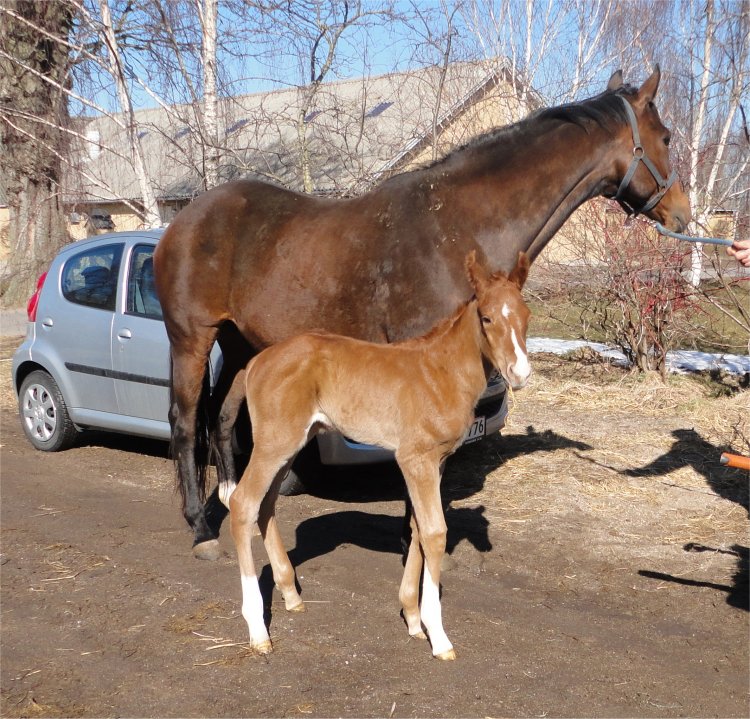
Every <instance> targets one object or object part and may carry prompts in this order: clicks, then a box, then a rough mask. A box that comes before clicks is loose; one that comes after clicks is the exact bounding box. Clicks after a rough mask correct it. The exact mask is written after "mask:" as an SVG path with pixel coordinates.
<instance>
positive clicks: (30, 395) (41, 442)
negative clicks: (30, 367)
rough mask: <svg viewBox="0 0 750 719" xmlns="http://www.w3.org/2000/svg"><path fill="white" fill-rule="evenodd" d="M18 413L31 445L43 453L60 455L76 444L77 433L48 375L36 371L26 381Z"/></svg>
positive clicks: (55, 385)
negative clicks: (62, 451) (58, 453)
mask: <svg viewBox="0 0 750 719" xmlns="http://www.w3.org/2000/svg"><path fill="white" fill-rule="evenodd" d="M18 412H19V415H20V417H21V425H22V426H23V431H24V432H25V434H26V436H27V437H28V438H29V442H31V444H33V445H34V447H36V448H37V449H40V450H42V452H59V451H61V450H63V449H68V448H69V447H72V446H73V444H75V441H76V437H77V436H78V430H77V429H76V427H75V425H74V424H73V421H72V420H71V419H70V415H69V414H68V408H67V407H66V406H65V400H64V399H63V396H62V392H60V388H59V387H58V386H57V382H55V380H54V379H52V377H51V376H50V375H49V374H47V373H46V372H44V371H42V370H35V371H34V372H32V373H31V374H29V376H28V377H26V379H25V380H24V381H23V384H21V391H20V392H19V395H18Z"/></svg>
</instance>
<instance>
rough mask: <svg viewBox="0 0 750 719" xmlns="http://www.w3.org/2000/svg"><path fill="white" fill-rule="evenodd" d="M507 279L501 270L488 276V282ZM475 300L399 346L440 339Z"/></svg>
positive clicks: (474, 298) (469, 301) (473, 298)
mask: <svg viewBox="0 0 750 719" xmlns="http://www.w3.org/2000/svg"><path fill="white" fill-rule="evenodd" d="M500 279H504V280H507V279H508V274H507V273H506V272H503V271H502V270H499V271H498V272H495V273H494V274H492V275H491V276H490V282H496V281H497V280H500ZM476 299H477V296H476V295H473V296H472V297H471V299H468V300H466V302H462V303H461V304H460V305H459V306H458V307H457V308H456V310H455V311H454V312H453V314H451V315H449V316H448V317H446V318H445V319H442V320H440V322H438V323H437V324H436V325H435V326H434V327H433V328H432V329H431V330H428V331H427V332H426V333H425V334H423V335H420V336H419V337H414V338H412V339H408V340H404V341H403V342H400V343H399V344H402V345H419V344H421V343H422V342H429V341H431V340H433V339H435V338H436V337H441V336H442V335H444V334H445V333H446V332H449V331H450V330H451V329H452V328H453V327H454V325H455V324H456V323H457V322H458V321H459V320H460V319H461V317H462V316H463V313H464V311H465V310H466V308H467V307H468V306H469V305H470V304H471V303H472V302H474V301H475V300H476Z"/></svg>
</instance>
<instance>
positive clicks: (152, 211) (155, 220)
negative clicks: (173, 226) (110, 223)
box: [99, 0, 162, 227]
mask: <svg viewBox="0 0 750 719" xmlns="http://www.w3.org/2000/svg"><path fill="white" fill-rule="evenodd" d="M99 12H100V13H101V18H102V33H103V35H104V41H105V43H106V46H107V57H108V60H109V71H110V74H111V75H112V78H113V80H114V81H115V86H116V88H117V99H118V101H119V103H120V108H121V109H122V111H123V114H124V115H125V120H126V126H127V133H128V144H129V145H130V154H131V160H132V163H133V169H134V170H135V174H136V177H137V178H138V185H139V188H140V191H141V196H142V198H143V214H144V219H145V222H146V224H147V225H148V226H149V227H161V225H162V221H161V216H160V214H159V206H158V204H157V202H156V193H155V192H154V189H153V186H152V184H151V182H150V180H149V177H148V172H147V170H146V163H145V161H144V159H143V151H142V149H141V141H140V140H139V139H138V126H137V124H136V120H135V111H134V109H133V103H132V100H131V98H130V92H129V91H128V86H127V83H126V78H125V69H124V68H123V64H122V57H121V55H120V49H119V46H118V43H117V37H116V35H115V31H114V28H113V25H112V15H111V13H110V11H109V2H108V0H99Z"/></svg>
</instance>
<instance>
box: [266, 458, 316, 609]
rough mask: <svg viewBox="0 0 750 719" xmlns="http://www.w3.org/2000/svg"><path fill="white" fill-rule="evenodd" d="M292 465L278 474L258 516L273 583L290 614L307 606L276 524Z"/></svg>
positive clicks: (285, 467)
mask: <svg viewBox="0 0 750 719" xmlns="http://www.w3.org/2000/svg"><path fill="white" fill-rule="evenodd" d="M290 464H291V463H288V464H286V465H285V466H284V467H282V468H281V470H280V471H279V472H278V473H277V475H276V479H275V480H274V482H273V484H272V485H271V488H270V489H269V490H268V492H267V494H266V496H265V497H264V498H263V501H262V502H261V505H260V514H259V515H258V528H259V529H260V533H261V534H262V535H263V542H264V544H265V546H266V552H267V554H268V559H269V561H270V562H271V569H272V570H273V581H274V583H275V584H276V586H277V587H278V589H279V591H280V592H281V596H282V597H284V606H285V608H286V610H287V611H289V612H304V611H305V605H304V604H303V603H302V597H300V595H299V592H298V591H297V586H296V584H295V574H294V567H292V563H291V562H290V561H289V555H288V554H287V551H286V549H285V548H284V542H283V540H282V539H281V533H280V532H279V526H278V524H277V522H276V500H277V499H278V496H279V487H280V486H281V482H282V481H283V479H284V477H285V476H286V473H287V471H288V470H289V466H290Z"/></svg>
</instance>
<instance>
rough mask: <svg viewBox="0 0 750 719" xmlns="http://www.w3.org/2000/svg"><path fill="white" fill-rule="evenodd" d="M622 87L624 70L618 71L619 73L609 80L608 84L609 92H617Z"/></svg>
mask: <svg viewBox="0 0 750 719" xmlns="http://www.w3.org/2000/svg"><path fill="white" fill-rule="evenodd" d="M621 87H622V70H618V71H617V72H615V73H613V74H612V77H610V78H609V82H608V83H607V90H610V91H611V92H614V91H615V90H619V89H620V88H621Z"/></svg>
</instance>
